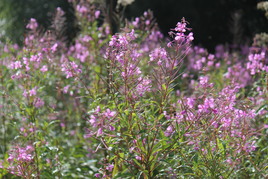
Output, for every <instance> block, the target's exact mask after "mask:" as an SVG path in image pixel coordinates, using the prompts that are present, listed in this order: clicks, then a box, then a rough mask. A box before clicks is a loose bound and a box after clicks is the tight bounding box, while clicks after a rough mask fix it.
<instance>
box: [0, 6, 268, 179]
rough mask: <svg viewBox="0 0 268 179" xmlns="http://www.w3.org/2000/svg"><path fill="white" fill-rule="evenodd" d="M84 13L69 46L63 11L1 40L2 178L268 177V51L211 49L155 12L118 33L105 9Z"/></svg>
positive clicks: (184, 27) (88, 9) (93, 8)
mask: <svg viewBox="0 0 268 179" xmlns="http://www.w3.org/2000/svg"><path fill="white" fill-rule="evenodd" d="M75 9H76V16H77V18H78V24H79V25H80V28H81V31H80V34H79V36H78V37H77V38H76V40H75V42H74V43H73V44H71V45H69V46H68V45H66V43H65V41H64V39H59V38H57V34H58V33H60V32H59V31H58V29H57V27H58V25H59V24H60V23H61V22H62V21H64V12H63V11H62V10H61V9H60V8H58V9H57V10H56V13H55V16H54V21H53V25H52V27H51V28H50V30H49V31H46V32H44V31H42V28H40V27H39V26H38V24H37V22H36V20H35V19H31V20H30V22H29V24H28V25H27V27H26V28H27V29H28V33H27V35H26V36H25V40H24V45H23V47H19V46H18V45H14V44H12V43H1V44H0V46H1V47H0V48H1V49H0V59H1V61H0V62H1V66H0V82H1V83H0V88H1V90H0V91H1V94H0V104H1V106H0V109H1V121H0V122H1V125H0V143H1V145H0V178H27V179H28V178H48V179H49V178H122V179H123V178H133V179H134V178H137V179H139V178H143V179H149V178H174V179H175V178H220V179H221V178H266V177H268V165H267V164H268V145H267V144H268V137H267V134H268V113H267V112H268V93H267V90H268V89H267V88H268V82H267V78H268V57H267V47H265V46H258V45H256V44H257V43H255V44H253V45H252V47H243V48H236V49H231V48H229V47H228V46H220V45H219V46H218V47H217V48H216V52H215V54H210V53H208V52H207V50H206V49H204V48H201V47H197V46H193V45H191V43H192V41H193V40H194V34H193V33H192V32H191V29H190V28H189V27H190V24H189V23H188V22H187V21H186V20H185V19H182V20H181V21H179V22H178V23H177V25H176V26H175V27H174V29H171V31H170V33H169V36H170V38H165V37H164V36H163V34H161V33H160V31H159V30H158V27H157V24H156V23H154V20H153V16H152V13H151V12H150V11H149V12H145V13H144V15H143V16H142V17H139V18H135V20H134V21H132V22H131V21H126V22H124V24H125V27H123V28H121V31H120V33H117V34H115V35H113V36H111V35H110V34H111V33H110V26H109V23H107V22H106V21H105V14H103V13H102V12H101V11H100V10H98V8H97V6H95V5H94V4H85V3H84V4H83V3H80V4H75ZM188 26H189V27H188Z"/></svg>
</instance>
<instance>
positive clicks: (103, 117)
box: [85, 106, 116, 138]
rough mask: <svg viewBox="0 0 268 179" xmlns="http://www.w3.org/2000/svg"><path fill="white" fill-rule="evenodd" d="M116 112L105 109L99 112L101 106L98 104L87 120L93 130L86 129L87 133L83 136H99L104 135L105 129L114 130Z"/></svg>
mask: <svg viewBox="0 0 268 179" xmlns="http://www.w3.org/2000/svg"><path fill="white" fill-rule="evenodd" d="M115 117H116V112H115V111H111V110H110V109H106V110H105V111H103V112H101V108H100V107H99V106H98V107H97V108H96V109H95V110H94V111H93V113H92V114H90V118H89V120H88V122H89V123H90V126H91V127H92V129H93V130H88V133H87V134H86V135H85V138H89V137H92V136H96V137H100V136H103V135H105V132H106V131H114V130H115V124H116V118H115Z"/></svg>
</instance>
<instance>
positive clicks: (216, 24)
mask: <svg viewBox="0 0 268 179" xmlns="http://www.w3.org/2000/svg"><path fill="white" fill-rule="evenodd" d="M112 1H116V0H105V1H104V0H102V1H100V2H104V3H105V2H106V3H107V2H112ZM258 2H260V1H258V0H203V1H199V0H184V1H183V0H135V1H134V2H133V3H132V4H131V5H129V6H127V7H126V9H125V11H124V12H125V17H127V18H128V19H132V18H134V17H137V16H140V15H142V14H143V12H144V11H146V10H148V9H151V10H152V11H153V12H154V15H155V18H156V20H157V23H158V24H159V26H160V29H161V31H162V32H163V34H164V35H167V34H168V31H169V29H170V28H172V27H174V26H175V25H176V23H177V22H178V21H179V20H180V19H181V18H182V17H185V18H186V19H187V21H188V22H189V23H190V25H189V26H190V27H192V31H193V32H194V36H195V40H194V43H195V45H201V46H204V47H206V48H208V49H209V50H210V51H213V50H214V47H215V46H216V45H217V44H226V43H228V44H239V45H245V44H252V39H253V37H254V36H255V34H257V33H260V32H267V31H268V21H267V19H266V18H265V13H263V12H262V11H261V10H259V9H261V7H259V9H258V8H257V4H258ZM57 7H61V8H62V9H63V10H64V11H65V13H66V15H65V16H66V22H67V23H66V27H65V28H66V29H67V30H66V36H67V39H68V40H69V41H70V42H71V41H72V39H73V38H74V37H75V35H76V34H77V32H78V31H79V29H78V28H77V25H76V18H75V15H74V8H73V7H72V5H71V4H70V3H69V2H68V0H1V1H0V38H1V39H2V40H3V39H5V38H6V37H8V38H9V39H11V40H12V41H13V42H17V43H20V44H21V43H22V40H23V34H24V33H25V30H24V27H25V26H26V24H27V22H28V20H29V19H30V18H31V17H33V18H36V19H37V21H38V23H40V24H41V25H42V27H43V28H44V29H46V28H49V27H50V22H51V19H52V17H53V14H54V12H55V9H56V8H57Z"/></svg>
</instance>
